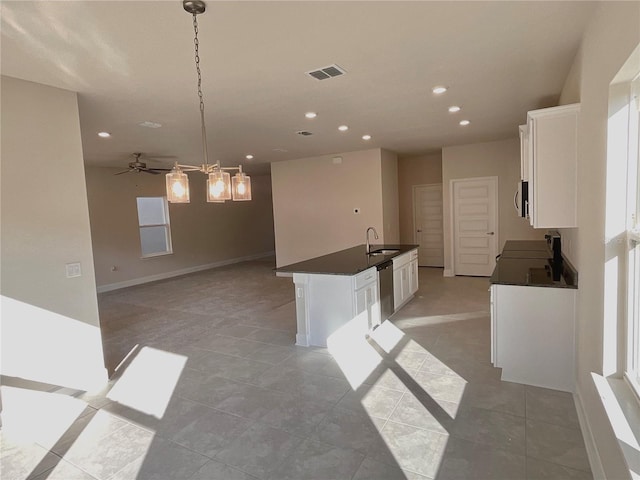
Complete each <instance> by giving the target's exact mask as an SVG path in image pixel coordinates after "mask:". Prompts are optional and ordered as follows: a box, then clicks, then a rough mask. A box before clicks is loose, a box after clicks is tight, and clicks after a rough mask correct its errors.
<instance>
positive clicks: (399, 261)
mask: <svg viewBox="0 0 640 480" xmlns="http://www.w3.org/2000/svg"><path fill="white" fill-rule="evenodd" d="M410 253H412V252H408V253H403V254H402V255H398V256H397V257H393V269H394V270H397V269H398V268H400V267H402V266H403V265H406V264H407V263H409V262H410V261H411V258H410V255H409V254H410ZM416 254H417V250H416Z"/></svg>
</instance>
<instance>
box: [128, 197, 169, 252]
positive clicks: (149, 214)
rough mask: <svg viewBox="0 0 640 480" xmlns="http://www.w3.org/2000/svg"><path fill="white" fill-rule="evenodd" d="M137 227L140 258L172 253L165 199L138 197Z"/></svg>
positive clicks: (167, 207)
mask: <svg viewBox="0 0 640 480" xmlns="http://www.w3.org/2000/svg"><path fill="white" fill-rule="evenodd" d="M136 201H137V203H138V226H139V227H140V247H141V248H142V258H147V257H156V256H158V255H168V254H170V253H173V251H172V249H171V230H170V228H169V205H168V203H167V198H166V197H138V198H136Z"/></svg>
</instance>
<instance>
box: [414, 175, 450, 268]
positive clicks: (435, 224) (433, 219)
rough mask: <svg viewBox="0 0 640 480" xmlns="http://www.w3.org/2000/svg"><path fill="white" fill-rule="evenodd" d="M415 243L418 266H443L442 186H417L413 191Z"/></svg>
mask: <svg viewBox="0 0 640 480" xmlns="http://www.w3.org/2000/svg"><path fill="white" fill-rule="evenodd" d="M413 211H414V215H415V216H414V222H413V225H414V228H415V237H414V238H415V242H416V243H417V244H418V245H420V246H419V247H418V265H420V266H421V267H443V266H444V233H443V228H442V185H417V186H415V187H414V189H413Z"/></svg>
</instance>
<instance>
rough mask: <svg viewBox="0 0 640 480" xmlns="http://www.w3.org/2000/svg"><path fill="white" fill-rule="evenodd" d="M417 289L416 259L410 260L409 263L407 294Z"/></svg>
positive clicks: (411, 293)
mask: <svg viewBox="0 0 640 480" xmlns="http://www.w3.org/2000/svg"><path fill="white" fill-rule="evenodd" d="M417 291H418V259H415V260H411V263H410V264H409V295H413V294H414V293H416V292H417Z"/></svg>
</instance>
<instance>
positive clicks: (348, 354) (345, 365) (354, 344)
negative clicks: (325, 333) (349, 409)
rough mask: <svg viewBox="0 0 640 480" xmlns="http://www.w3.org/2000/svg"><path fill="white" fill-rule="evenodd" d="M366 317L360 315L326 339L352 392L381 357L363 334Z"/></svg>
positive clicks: (378, 362)
mask: <svg viewBox="0 0 640 480" xmlns="http://www.w3.org/2000/svg"><path fill="white" fill-rule="evenodd" d="M367 329H368V325H367V320H366V315H360V316H357V317H355V318H354V319H353V320H351V321H350V322H348V323H347V324H345V325H343V326H342V327H341V328H339V329H338V330H337V331H335V332H334V333H333V334H331V335H330V336H329V338H328V339H327V349H328V350H329V353H331V355H333V358H334V359H335V361H336V362H337V363H338V366H339V367H340V369H341V370H342V372H343V373H344V375H345V377H346V379H347V381H348V382H349V384H350V385H351V388H352V389H353V390H356V389H357V388H358V387H360V385H362V384H363V382H364V381H365V380H366V379H367V378H369V376H370V375H371V373H372V372H373V371H374V370H375V369H376V367H377V366H378V365H380V362H382V357H381V356H380V354H379V353H378V352H376V350H375V349H374V348H373V347H372V346H371V345H369V342H367V339H366V338H365V336H364V333H365V332H366V331H367Z"/></svg>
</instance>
